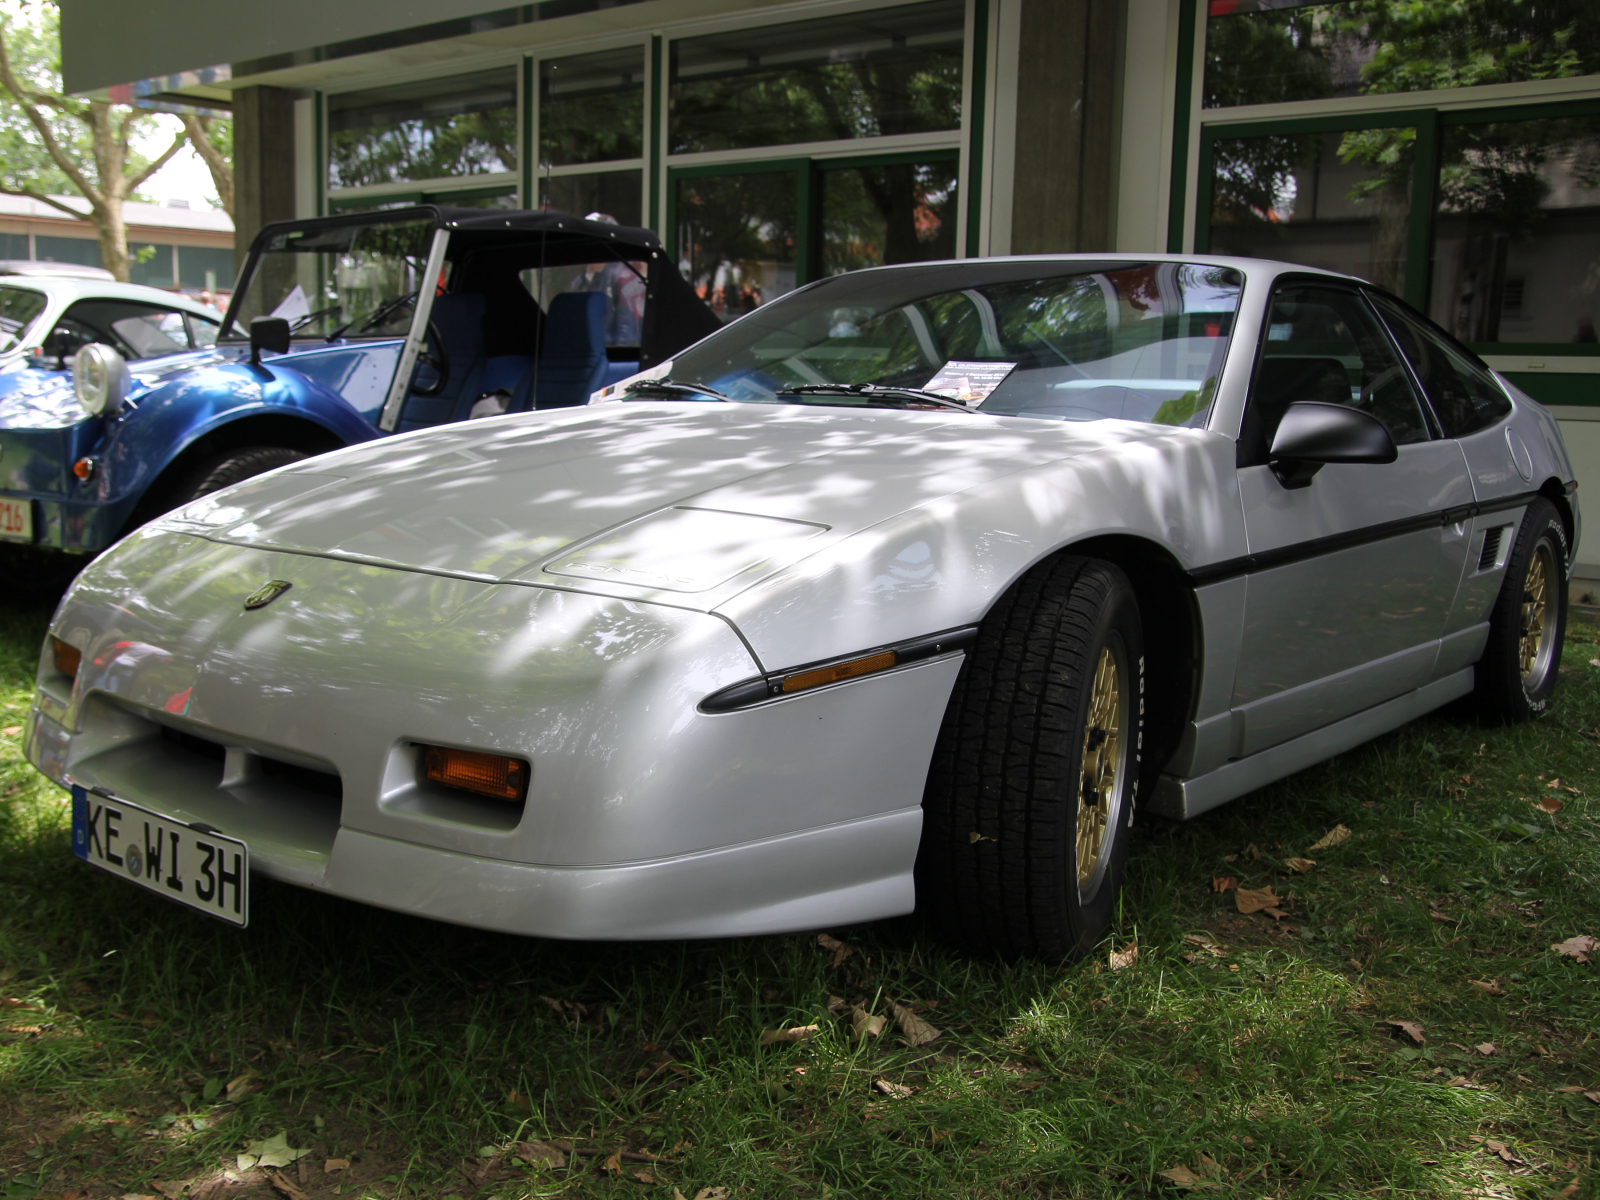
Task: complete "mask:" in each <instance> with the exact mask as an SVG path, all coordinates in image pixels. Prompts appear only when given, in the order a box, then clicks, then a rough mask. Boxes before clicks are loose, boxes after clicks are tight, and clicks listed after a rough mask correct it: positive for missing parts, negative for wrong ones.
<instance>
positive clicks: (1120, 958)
mask: <svg viewBox="0 0 1600 1200" xmlns="http://www.w3.org/2000/svg"><path fill="white" fill-rule="evenodd" d="M1138 961H1139V943H1138V942H1129V943H1128V944H1127V945H1126V946H1124V947H1123V948H1122V949H1121V950H1113V951H1112V952H1111V957H1110V959H1109V966H1110V967H1111V969H1112V970H1113V971H1126V970H1127V969H1128V968H1129V967H1131V966H1133V964H1134V963H1136V962H1138Z"/></svg>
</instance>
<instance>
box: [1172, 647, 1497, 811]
mask: <svg viewBox="0 0 1600 1200" xmlns="http://www.w3.org/2000/svg"><path fill="white" fill-rule="evenodd" d="M1472 683H1473V668H1472V667H1467V668H1465V669H1463V670H1460V671H1457V672H1456V673H1455V674H1454V675H1447V676H1446V677H1445V678H1443V679H1436V680H1434V681H1433V682H1432V683H1430V684H1426V685H1425V686H1423V687H1420V688H1418V689H1417V690H1416V691H1413V692H1407V693H1406V694H1405V695H1403V696H1396V697H1395V698H1394V699H1393V700H1387V701H1385V702H1384V703H1382V704H1379V705H1376V706H1374V707H1372V708H1369V709H1366V710H1365V711H1363V712H1358V713H1356V714H1355V715H1354V716H1350V717H1346V718H1345V719H1344V720H1342V721H1336V722H1334V723H1333V724H1332V725H1328V726H1326V727H1324V728H1322V729H1318V730H1315V731H1313V732H1311V733H1307V734H1303V735H1302V736H1300V737H1297V738H1294V739H1293V740H1292V741H1287V742H1283V743H1281V744H1280V745H1277V746H1273V747H1271V748H1270V749H1267V750H1263V751H1261V752H1260V753H1259V754H1252V755H1251V756H1250V757H1249V758H1244V759H1240V760H1239V761H1238V762H1230V763H1227V764H1225V765H1224V766H1221V767H1218V768H1217V769H1216V770H1215V771H1210V772H1208V773H1207V774H1205V775H1200V776H1198V777H1196V778H1194V779H1174V778H1172V776H1170V775H1163V776H1162V777H1161V778H1160V780H1159V781H1157V783H1156V787H1155V793H1154V794H1153V795H1152V796H1151V797H1150V801H1149V804H1148V808H1149V810H1150V811H1151V812H1153V813H1155V814H1157V815H1158V816H1163V817H1171V818H1173V819H1174V820H1178V821H1186V820H1188V819H1189V818H1190V817H1197V816H1199V815H1200V814H1201V813H1203V812H1208V811H1210V810H1211V809H1213V808H1216V807H1217V806H1218V805H1221V804H1226V803H1227V802H1228V801H1229V800H1236V799H1238V798H1239V797H1240V796H1243V795H1244V794H1245V793H1246V792H1253V791H1255V790H1256V789H1257V788H1259V787H1265V786H1266V785H1267V784H1269V783H1272V782H1274V781H1275V780H1279V779H1282V778H1283V777H1284V776H1285V775H1293V774H1294V773H1295V772H1296V771H1303V770H1305V768H1307V767H1311V766H1315V765H1316V764H1317V763H1319V762H1323V761H1325V760H1327V759H1330V758H1332V757H1333V756H1334V755H1335V754H1343V753H1344V752H1345V751H1346V750H1350V749H1353V748H1354V747H1356V746H1359V745H1361V744H1362V743H1363V742H1370V741H1371V740H1372V739H1373V738H1375V737H1378V736H1379V735H1380V734H1385V733H1388V732H1389V731H1390V730H1391V729H1398V728H1399V727H1400V726H1402V725H1404V724H1405V723H1406V722H1407V721H1411V720H1414V719H1415V718H1417V717H1420V716H1422V715H1423V714H1424V713H1429V712H1432V711H1433V710H1434V709H1436V708H1439V707H1440V706H1441V705H1445V704H1448V703H1450V701H1452V700H1454V699H1456V697H1458V696H1465V695H1466V694H1467V693H1468V692H1470V691H1471V690H1472Z"/></svg>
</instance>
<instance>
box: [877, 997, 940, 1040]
mask: <svg viewBox="0 0 1600 1200" xmlns="http://www.w3.org/2000/svg"><path fill="white" fill-rule="evenodd" d="M889 1011H890V1012H892V1013H893V1014H894V1019H895V1023H896V1024H897V1025H899V1026H900V1032H901V1033H902V1034H903V1035H904V1036H905V1039H906V1041H908V1042H910V1043H911V1044H912V1045H913V1046H926V1045H927V1044H928V1043H929V1042H931V1041H933V1040H934V1039H935V1038H938V1037H939V1036H941V1035H942V1034H943V1032H944V1031H943V1030H941V1029H935V1028H934V1027H933V1026H932V1025H929V1024H928V1023H927V1022H926V1021H924V1020H923V1019H922V1018H921V1017H919V1016H917V1014H916V1013H914V1012H912V1011H911V1010H910V1009H909V1008H906V1007H904V1006H903V1005H899V1004H890V1005H889Z"/></svg>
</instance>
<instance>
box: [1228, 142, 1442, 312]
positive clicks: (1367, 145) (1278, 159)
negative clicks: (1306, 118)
mask: <svg viewBox="0 0 1600 1200" xmlns="http://www.w3.org/2000/svg"><path fill="white" fill-rule="evenodd" d="M1416 136H1417V131H1416V130H1415V129H1409V128H1400V129H1357V130H1352V131H1350V132H1348V133H1307V134H1281V135H1269V136H1266V137H1251V138H1219V139H1218V140H1217V141H1216V143H1215V146H1214V151H1213V160H1212V177H1211V235H1210V239H1209V247H1208V249H1209V252H1210V253H1212V254H1241V255H1249V256H1252V257H1255V258H1275V259H1281V260H1283V261H1286V262H1293V263H1303V264H1305V265H1306V266H1309V267H1322V268H1324V269H1326V270H1330V271H1342V272H1344V273H1346V274H1349V275H1356V276H1359V277H1360V278H1362V279H1368V280H1371V281H1372V282H1373V283H1375V284H1377V285H1378V286H1380V287H1383V288H1387V289H1388V290H1389V291H1391V292H1399V291H1403V290H1404V288H1405V275H1406V235H1407V231H1408V226H1409V219H1410V210H1411V163H1412V151H1413V148H1414V146H1415V143H1416Z"/></svg>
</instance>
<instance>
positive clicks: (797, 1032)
mask: <svg viewBox="0 0 1600 1200" xmlns="http://www.w3.org/2000/svg"><path fill="white" fill-rule="evenodd" d="M819 1028H821V1026H818V1025H796V1026H794V1027H792V1028H790V1029H764V1030H762V1031H761V1044H762V1045H763V1046H770V1045H772V1044H773V1043H774V1042H803V1041H805V1040H806V1039H807V1038H808V1037H810V1036H811V1035H812V1034H813V1033H815V1032H816V1031H817V1030H818V1029H819Z"/></svg>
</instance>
